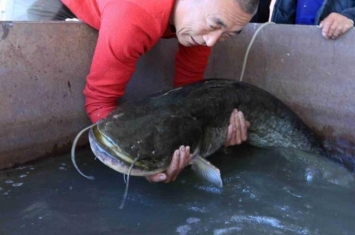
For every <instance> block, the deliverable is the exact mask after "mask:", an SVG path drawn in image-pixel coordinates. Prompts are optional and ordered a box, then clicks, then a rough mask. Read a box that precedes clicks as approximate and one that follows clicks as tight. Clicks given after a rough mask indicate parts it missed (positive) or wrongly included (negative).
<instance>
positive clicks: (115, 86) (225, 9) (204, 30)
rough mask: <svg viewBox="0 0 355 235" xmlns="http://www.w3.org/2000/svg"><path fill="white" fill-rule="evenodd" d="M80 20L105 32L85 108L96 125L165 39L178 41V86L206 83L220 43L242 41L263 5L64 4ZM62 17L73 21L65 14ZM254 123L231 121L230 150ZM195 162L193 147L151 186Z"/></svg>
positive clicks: (225, 1) (196, 1) (88, 0)
mask: <svg viewBox="0 0 355 235" xmlns="http://www.w3.org/2000/svg"><path fill="white" fill-rule="evenodd" d="M62 2H63V3H64V4H65V5H66V7H67V8H69V9H70V10H71V12H72V13H74V15H75V16H76V17H77V18H79V19H80V20H82V21H84V22H85V23H87V24H88V25H90V26H92V27H93V28H95V29H97V30H99V37H98V41H97V45H96V49H95V53H94V56H93V61H92V65H91V69H90V73H89V75H88V76H87V84H86V87H85V89H84V94H85V96H86V102H85V108H86V111H87V113H88V115H89V117H90V119H91V121H92V122H94V123H95V122H97V121H98V120H100V119H102V118H104V117H106V116H107V115H108V114H109V113H110V112H111V111H112V110H113V109H115V108H116V107H117V98H119V97H122V96H123V94H124V91H125V87H126V84H127V83H128V82H129V80H130V78H131V76H132V74H133V73H134V71H135V66H136V63H137V61H138V59H139V57H140V56H141V55H143V54H144V53H146V52H147V51H149V50H150V49H151V48H152V47H153V46H154V45H155V44H156V43H157V42H158V41H159V39H160V38H162V37H166V38H170V37H176V38H177V39H178V41H179V49H178V52H177V54H176V71H175V77H174V86H182V85H185V84H189V83H192V82H195V81H199V80H202V79H203V74H204V71H205V68H206V66H207V63H208V58H209V55H210V53H211V47H212V46H214V45H215V44H216V42H217V41H223V40H225V39H227V38H229V37H232V36H234V35H237V34H239V33H240V31H241V30H242V29H243V27H244V26H245V25H246V24H247V23H248V22H249V21H250V20H251V18H252V17H253V15H254V13H255V12H256V10H257V7H258V3H259V0H149V1H146V0H62ZM62 10H63V8H61V12H60V14H62V15H70V14H66V13H64V14H63V12H62ZM248 125H249V122H247V121H245V120H244V116H243V114H242V113H241V112H239V111H238V110H234V111H233V112H232V114H231V117H230V126H229V128H228V137H227V140H226V142H225V145H226V146H230V145H235V144H240V143H241V142H242V141H245V140H246V138H247V135H246V131H247V127H248ZM190 160H191V154H190V148H189V146H181V147H180V148H179V149H178V150H176V151H175V152H174V154H173V158H172V162H171V165H170V167H169V168H168V169H167V171H166V172H164V173H159V174H156V175H153V176H151V177H148V178H147V179H148V180H149V181H154V182H159V181H164V182H170V181H174V180H175V179H176V177H177V175H178V174H179V172H180V171H181V170H182V169H183V168H184V167H185V166H186V165H188V164H189V162H190Z"/></svg>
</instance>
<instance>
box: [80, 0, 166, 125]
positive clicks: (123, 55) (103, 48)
mask: <svg viewBox="0 0 355 235" xmlns="http://www.w3.org/2000/svg"><path fill="white" fill-rule="evenodd" d="M155 24H156V22H155V20H154V19H152V17H151V16H149V15H147V13H146V12H145V11H144V9H141V8H139V7H137V6H136V5H134V4H132V3H129V2H123V3H121V1H117V2H115V1H111V2H110V3H109V4H107V5H106V6H105V7H104V8H103V9H102V16H101V25H100V29H99V37H98V41H97V45H96V48H95V53H94V56H93V61H92V65H91V68H90V73H89V75H88V76H87V84H86V87H85V89H84V94H85V96H86V101H85V109H86V111H87V113H88V115H89V117H90V119H91V121H92V122H94V123H95V122H97V121H98V120H100V119H102V118H104V117H106V116H107V114H108V113H110V112H111V111H112V110H113V109H114V108H116V106H117V98H119V97H122V96H123V94H124V92H125V88H126V85H127V83H128V82H129V80H130V78H131V76H132V74H133V72H134V71H135V66H136V63H137V61H138V58H139V57H140V56H141V55H142V54H144V53H145V52H146V51H147V50H149V49H151V48H152V46H153V45H155V44H156V43H157V41H158V40H159V38H160V35H159V32H157V30H156V27H155Z"/></svg>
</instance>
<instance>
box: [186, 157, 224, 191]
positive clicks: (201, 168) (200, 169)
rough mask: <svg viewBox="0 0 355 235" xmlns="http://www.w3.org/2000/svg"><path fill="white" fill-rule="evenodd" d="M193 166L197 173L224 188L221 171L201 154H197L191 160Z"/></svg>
mask: <svg viewBox="0 0 355 235" xmlns="http://www.w3.org/2000/svg"><path fill="white" fill-rule="evenodd" d="M191 166H192V169H193V170H194V171H196V173H197V174H198V175H199V176H201V177H202V178H203V179H205V180H207V181H208V182H210V183H212V184H214V185H216V186H217V187H220V188H222V187H223V182H222V178H221V173H220V171H219V169H218V168H217V167H215V166H214V165H212V164H211V163H210V162H209V161H207V160H206V159H205V158H203V157H201V156H196V157H195V158H194V159H193V160H192V161H191Z"/></svg>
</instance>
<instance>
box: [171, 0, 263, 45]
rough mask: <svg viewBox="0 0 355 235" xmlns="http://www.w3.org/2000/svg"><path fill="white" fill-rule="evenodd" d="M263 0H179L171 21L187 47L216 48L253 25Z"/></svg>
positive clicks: (178, 36)
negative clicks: (249, 25)
mask: <svg viewBox="0 0 355 235" xmlns="http://www.w3.org/2000/svg"><path fill="white" fill-rule="evenodd" d="M258 5H259V0H177V1H176V4H175V8H174V11H173V14H172V18H171V22H172V24H173V25H174V26H175V28H176V36H177V38H178V40H179V42H180V43H181V44H182V45H184V46H195V45H204V46H209V47H212V46H214V45H215V44H216V42H217V41H223V40H225V39H227V38H229V37H232V36H234V35H236V34H238V33H239V32H240V31H241V30H242V29H243V27H244V26H245V25H246V24H247V23H249V21H250V20H251V18H252V17H253V15H254V14H255V12H256V10H257V8H258Z"/></svg>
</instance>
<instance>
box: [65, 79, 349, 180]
mask: <svg viewBox="0 0 355 235" xmlns="http://www.w3.org/2000/svg"><path fill="white" fill-rule="evenodd" d="M235 108H237V109H238V110H240V111H242V112H243V113H244V116H245V118H246V120H248V121H249V122H250V124H251V125H250V127H249V129H248V140H247V142H248V143H249V144H251V145H253V146H258V147H286V148H295V149H299V150H304V151H309V152H312V153H315V154H317V155H322V156H326V157H330V158H333V159H334V160H336V161H339V162H343V161H344V159H342V158H341V157H332V156H330V154H328V152H327V151H326V150H325V149H324V147H323V145H322V143H321V141H320V140H319V139H318V138H317V137H316V136H315V135H314V133H313V132H312V131H311V130H310V128H308V127H307V126H306V125H305V124H304V123H303V122H302V120H301V119H300V118H299V117H298V116H297V115H296V114H295V113H294V112H292V111H291V110H290V109H289V108H288V107H287V106H286V105H285V104H283V103H282V102H281V101H280V100H278V99H277V98H275V97H274V96H272V95H271V94H270V93H268V92H266V91H264V90H262V89H260V88H257V87H255V86H253V85H250V84H247V83H243V82H236V81H233V80H227V79H207V80H204V81H201V82H197V83H194V84H191V85H187V86H183V87H179V88H176V89H172V90H170V91H167V92H166V93H163V94H159V95H155V96H152V97H150V98H146V99H144V100H142V101H139V102H131V103H126V104H124V105H122V106H120V107H119V108H118V109H116V110H114V111H113V112H112V113H111V114H110V115H109V116H108V117H106V118H105V119H102V120H101V121H99V122H98V123H97V124H95V125H93V126H92V127H91V128H90V132H89V140H90V145H91V149H92V151H93V153H94V154H95V155H96V156H97V157H98V158H99V159H100V160H101V161H102V162H103V163H104V164H106V165H107V166H109V167H111V168H112V169H114V170H116V171H118V172H121V173H124V174H129V175H134V176H147V175H151V174H155V173H158V172H162V171H164V170H166V169H167V167H168V166H169V164H170V161H171V157H172V154H173V152H174V150H175V149H177V148H179V146H181V145H185V146H190V148H191V152H192V153H193V160H192V162H191V164H192V166H193V169H195V170H197V172H198V173H200V174H201V175H202V176H204V177H205V178H206V179H207V180H209V181H210V182H212V183H215V184H216V185H218V186H222V180H221V178H220V173H219V170H218V169H217V168H215V167H214V166H213V165H212V164H210V163H209V162H208V161H207V160H205V158H206V157H208V156H210V155H211V154H213V153H214V152H216V151H217V150H218V149H219V148H221V147H222V146H223V143H224V141H225V140H226V136H227V127H228V124H229V118H230V115H231V113H232V111H233V109H235ZM72 159H73V163H74V165H75V167H76V168H77V166H76V164H75V161H74V154H73V152H72ZM345 160H347V162H343V163H345V164H346V165H348V166H349V167H350V168H352V169H353V166H354V164H353V162H351V161H350V160H348V159H345ZM77 170H78V171H79V169H78V168H77ZM79 172H80V171H79ZM80 173H81V172H80ZM81 174H82V173H81ZM84 176H85V175H84Z"/></svg>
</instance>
